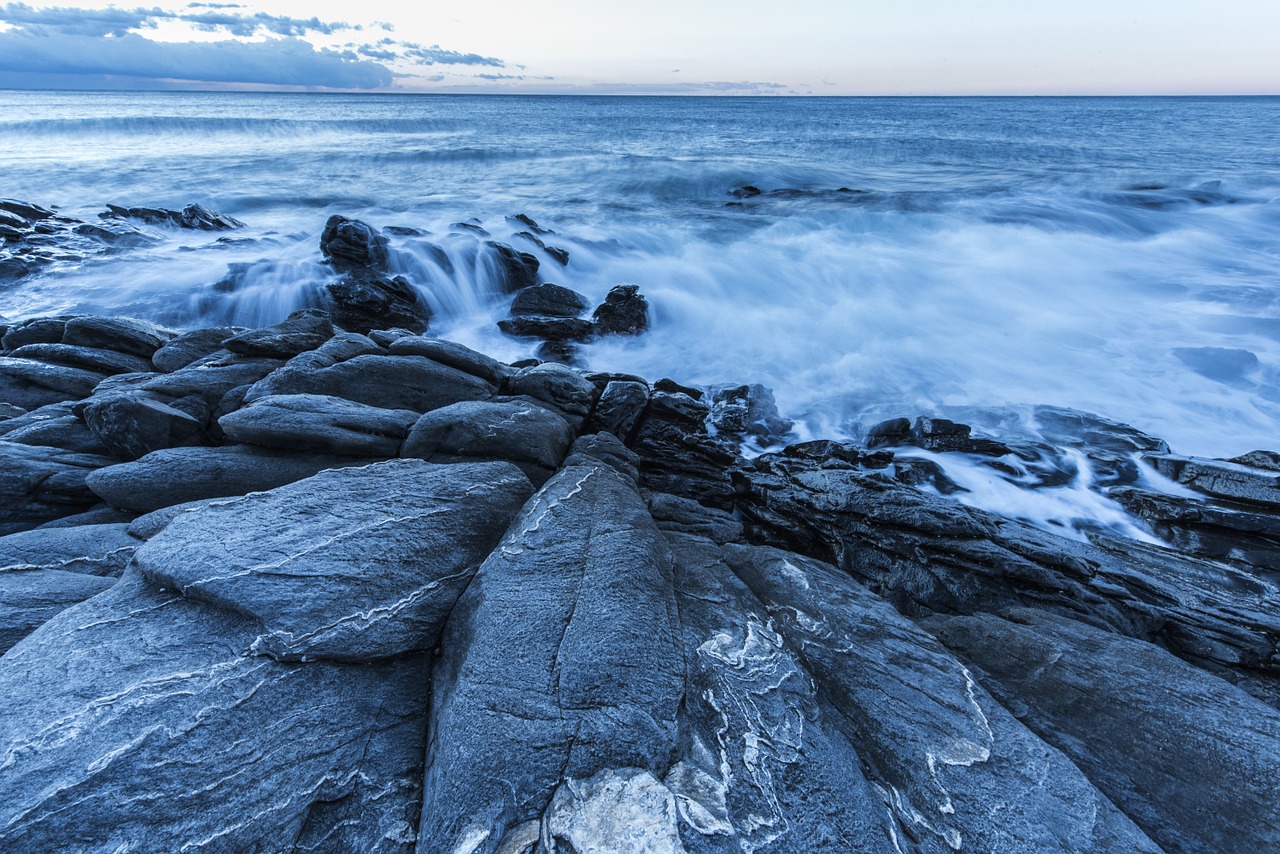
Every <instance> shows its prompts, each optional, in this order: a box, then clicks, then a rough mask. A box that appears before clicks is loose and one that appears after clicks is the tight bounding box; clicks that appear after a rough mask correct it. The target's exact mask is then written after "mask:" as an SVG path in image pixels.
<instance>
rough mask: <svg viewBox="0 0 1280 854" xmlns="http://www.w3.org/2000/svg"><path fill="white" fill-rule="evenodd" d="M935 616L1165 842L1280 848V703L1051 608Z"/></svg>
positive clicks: (1042, 731) (989, 681)
mask: <svg viewBox="0 0 1280 854" xmlns="http://www.w3.org/2000/svg"><path fill="white" fill-rule="evenodd" d="M925 624H926V626H927V627H928V628H929V629H930V630H931V631H933V632H934V633H935V634H936V635H937V636H938V637H939V638H941V639H942V640H943V642H945V643H946V644H947V645H948V646H949V647H951V648H952V649H954V650H956V651H957V652H958V653H959V654H960V655H961V656H963V657H964V658H966V659H968V660H969V661H971V662H973V664H975V665H976V666H977V667H979V668H980V669H981V672H982V673H983V674H984V684H986V685H989V686H990V687H991V689H992V691H993V692H995V693H996V696H997V697H999V698H1001V699H1002V700H1003V702H1004V703H1005V705H1006V706H1007V707H1008V708H1010V709H1013V710H1014V711H1016V713H1017V714H1018V716H1019V717H1020V718H1021V719H1022V720H1023V722H1025V723H1026V724H1027V726H1029V727H1030V728H1031V729H1032V730H1034V731H1035V732H1037V733H1038V734H1039V735H1040V736H1041V737H1042V738H1043V739H1044V740H1045V741H1047V742H1049V743H1050V744H1054V745H1056V746H1057V747H1059V748H1060V749H1061V750H1062V751H1063V752H1064V753H1066V754H1067V755H1068V756H1069V757H1070V758H1071V760H1072V761H1073V762H1074V763H1075V764H1076V765H1077V766H1079V767H1080V769H1081V770H1083V771H1084V772H1085V773H1086V774H1088V775H1089V777H1090V779H1092V780H1093V781H1094V782H1095V783H1096V784H1097V785H1098V787H1099V788H1100V789H1101V790H1102V791H1103V792H1104V793H1105V794H1106V795H1107V796H1108V797H1109V798H1110V799H1111V801H1112V802H1113V803H1115V804H1116V805H1117V806H1119V807H1120V808H1121V809H1122V810H1124V811H1125V812H1126V813H1128V814H1129V815H1130V816H1132V817H1133V819H1134V820H1135V821H1136V822H1138V824H1140V825H1141V826H1142V827H1143V828H1144V829H1145V830H1146V831H1147V832H1148V833H1149V834H1150V835H1151V838H1152V839H1154V840H1155V841H1156V842H1158V843H1160V845H1161V846H1163V847H1164V848H1165V849H1166V850H1169V851H1275V850H1278V849H1280V800H1278V799H1277V798H1276V792H1278V791H1280V711H1277V710H1276V709H1274V708H1272V707H1270V706H1268V705H1266V704H1265V703H1262V702H1260V701H1259V700H1256V699H1254V698H1253V697H1251V696H1250V695H1248V694H1246V693H1245V692H1243V691H1241V690H1240V689H1238V688H1236V687H1234V686H1232V685H1230V684H1228V683H1227V682H1224V681H1223V680H1221V679H1218V678H1217V677H1215V676H1211V675H1209V674H1207V673H1205V672H1203V671H1202V670H1199V669H1197V668H1195V667H1192V666H1191V665H1189V664H1186V663H1185V662H1182V661H1179V660H1178V659H1176V658H1174V657H1173V656H1172V655H1170V654H1169V653H1168V652H1166V651H1165V650H1162V649H1160V648H1159V647H1156V646H1153V645H1152V644H1148V643H1143V642H1141V641H1135V640H1131V639H1129V638H1125V637H1121V636H1119V635H1116V634H1113V633H1110V632H1105V631H1101V630H1099V629H1096V628H1093V627H1092V626H1087V625H1085V624H1083V623H1079V622H1076V621H1074V620H1068V619H1065V618H1062V617H1055V616H1053V615H1050V614H1042V613H1036V612H1033V611H1028V610H1025V609H1013V610H1010V611H1008V612H1006V613H1005V614H1004V616H1003V617H1001V616H996V615H991V614H983V615H977V616H973V617H934V618H931V619H929V620H927V621H926V623H925Z"/></svg>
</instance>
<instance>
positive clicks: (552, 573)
mask: <svg viewBox="0 0 1280 854" xmlns="http://www.w3.org/2000/svg"><path fill="white" fill-rule="evenodd" d="M683 647H684V644H683V639H682V637H681V633H680V621H679V612H678V608H677V604H676V599H675V591H674V588H673V581H672V564H671V556H670V553H669V551H668V550H667V548H666V545H665V544H664V542H663V540H662V538H661V536H660V535H659V534H658V532H657V530H656V529H655V528H654V526H653V522H652V521H651V520H650V518H649V515H648V513H647V512H646V511H645V508H644V504H643V503H642V502H641V501H640V498H639V496H637V495H636V493H635V487H634V485H633V484H632V483H630V482H629V481H627V480H626V479H625V478H624V477H622V476H621V475H619V474H617V473H616V472H614V471H613V470H612V469H610V468H608V467H606V466H603V465H599V464H597V465H584V466H573V467H570V468H566V469H564V470H562V471H561V472H560V473H559V474H558V475H556V477H555V478H553V479H552V480H551V481H550V482H549V483H548V484H547V485H546V486H545V487H543V489H542V490H541V491H540V492H539V493H538V494H537V495H536V496H535V497H534V498H533V499H532V500H531V501H530V502H529V504H528V505H527V506H526V507H525V509H524V511H523V512H522V513H521V515H520V516H519V517H518V518H517V519H516V521H515V522H514V523H513V524H512V526H511V528H510V530H509V531H508V534H507V536H506V537H505V538H504V539H503V541H502V542H501V543H500V544H499V546H498V547H497V548H496V549H494V550H493V552H492V553H491V554H490V556H489V558H488V559H487V560H486V561H485V562H484V564H483V565H482V566H481V567H480V570H479V572H477V573H476V576H475V578H474V579H473V580H472V582H471V584H470V586H468V587H467V589H466V591H465V592H464V593H463V595H462V597H461V599H459V601H458V604H457V606H456V607H455V608H454V610H453V613H452V614H451V615H450V617H449V621H448V624H447V625H446V628H445V632H444V636H443V638H442V640H441V657H440V659H439V660H438V662H437V664H436V667H435V669H434V671H433V678H432V699H431V702H430V709H431V718H432V720H431V733H432V739H431V749H430V751H429V752H428V754H427V761H426V782H425V786H424V792H423V808H422V820H421V828H420V830H419V834H420V838H422V839H423V840H429V843H427V846H428V847H427V848H426V850H429V851H454V850H458V849H459V848H465V847H470V849H471V850H472V851H475V852H481V851H484V852H493V851H503V850H512V851H518V850H527V848H528V847H529V846H531V845H533V844H535V842H536V840H537V839H539V838H540V837H541V838H544V839H550V838H559V839H562V840H566V841H567V842H568V844H570V845H572V846H573V850H575V851H588V850H608V849H609V848H610V847H611V846H612V845H613V844H614V843H616V842H617V841H618V840H621V839H623V838H628V837H629V838H630V839H631V840H633V841H634V842H635V843H636V845H637V848H638V850H662V851H675V850H679V848H677V847H676V846H677V845H678V837H677V836H676V832H677V831H676V827H677V824H676V822H677V818H676V815H677V813H676V811H675V809H674V802H673V799H672V796H671V795H670V793H669V792H666V790H665V789H664V788H662V787H661V784H660V783H659V782H658V781H659V780H660V779H661V777H662V776H663V775H665V773H666V771H667V769H668V767H669V765H670V763H671V757H672V754H673V752H674V751H675V749H676V746H677V726H678V723H677V717H678V715H679V711H680V706H681V699H682V697H683V695H684V673H685V662H684V650H683ZM517 651H518V652H517ZM498 674H501V675H500V676H499V675H498ZM513 756H519V757H520V761H519V762H512V757H513ZM664 792H665V794H664ZM610 802H613V803H615V804H625V805H626V806H625V807H623V809H624V810H627V811H628V812H629V814H627V813H623V814H618V815H615V814H612V813H613V809H612V805H611V803H610ZM615 822H616V824H615ZM640 822H643V824H641V823H640ZM659 822H660V824H658V823H659ZM654 824H658V826H657V827H654V826H653V825H654ZM624 828H626V830H625V831H624ZM624 833H626V837H624V836H623V834H624ZM657 845H661V846H663V847H654V846H657Z"/></svg>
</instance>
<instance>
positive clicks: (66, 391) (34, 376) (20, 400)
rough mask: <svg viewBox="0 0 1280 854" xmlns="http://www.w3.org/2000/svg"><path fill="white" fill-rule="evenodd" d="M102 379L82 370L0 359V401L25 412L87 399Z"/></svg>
mask: <svg viewBox="0 0 1280 854" xmlns="http://www.w3.org/2000/svg"><path fill="white" fill-rule="evenodd" d="M105 376H106V375H105V374H100V373H97V372H96V371H86V370H84V369H83V368H67V367H64V366H62V365H49V364H46V363H45V362H37V361H34V360H32V359H11V358H7V357H0V400H3V401H4V402H5V403H12V404H15V405H17V406H21V407H22V408H24V409H37V408H39V407H41V406H48V405H49V404H51V403H60V402H62V401H64V400H79V399H80V398H82V397H87V396H88V395H89V394H90V393H91V392H92V391H93V389H94V387H95V386H97V384H98V383H100V382H102V380H103V378H104V377H105Z"/></svg>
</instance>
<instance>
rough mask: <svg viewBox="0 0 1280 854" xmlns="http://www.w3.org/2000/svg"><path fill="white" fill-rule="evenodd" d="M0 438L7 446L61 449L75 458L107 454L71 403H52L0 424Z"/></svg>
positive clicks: (103, 446) (104, 447)
mask: <svg viewBox="0 0 1280 854" xmlns="http://www.w3.org/2000/svg"><path fill="white" fill-rule="evenodd" d="M0 437H3V439H4V441H6V442H16V443H18V444H22V445H42V446H44V447H49V448H61V449H62V450H64V451H72V452H73V453H77V454H100V455H103V456H107V455H109V454H110V451H108V450H107V448H106V446H105V445H103V444H102V442H101V441H100V440H99V439H98V437H97V436H95V435H93V433H91V432H90V431H89V428H88V427H86V426H85V425H84V422H83V421H81V420H80V419H79V418H77V417H76V416H75V414H74V413H73V412H72V404H70V403H66V402H64V403H53V404H50V405H48V406H42V407H40V408H39V409H33V410H32V411H30V412H24V413H23V414H21V415H19V416H17V417H14V418H7V419H5V420H3V421H0Z"/></svg>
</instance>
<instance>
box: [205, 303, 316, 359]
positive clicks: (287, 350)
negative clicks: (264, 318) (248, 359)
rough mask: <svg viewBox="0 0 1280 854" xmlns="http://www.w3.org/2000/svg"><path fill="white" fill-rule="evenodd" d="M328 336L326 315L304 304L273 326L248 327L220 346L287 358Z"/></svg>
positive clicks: (277, 357) (311, 346)
mask: <svg viewBox="0 0 1280 854" xmlns="http://www.w3.org/2000/svg"><path fill="white" fill-rule="evenodd" d="M332 337H333V324H332V323H331V322H330V321H329V315H328V314H326V313H325V312H323V311H317V310H316V309H313V308H304V309H301V310H299V311H295V312H293V313H292V314H290V315H289V317H288V319H286V320H283V321H281V322H280V323H277V324H275V325H274V326H265V327H263V328H261V329H252V330H249V331H248V332H242V333H240V334H239V335H234V336H232V337H230V338H227V339H226V340H225V341H223V342H222V346H223V347H225V348H227V349H228V350H230V351H231V352H232V353H236V354H238V355H241V356H265V357H268V358H272V359H289V358H292V357H293V356H296V355H298V354H299V353H305V352H306V351H308V350H314V349H316V348H317V347H319V346H320V345H321V344H323V343H324V342H326V341H328V340H329V339H330V338H332Z"/></svg>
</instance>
